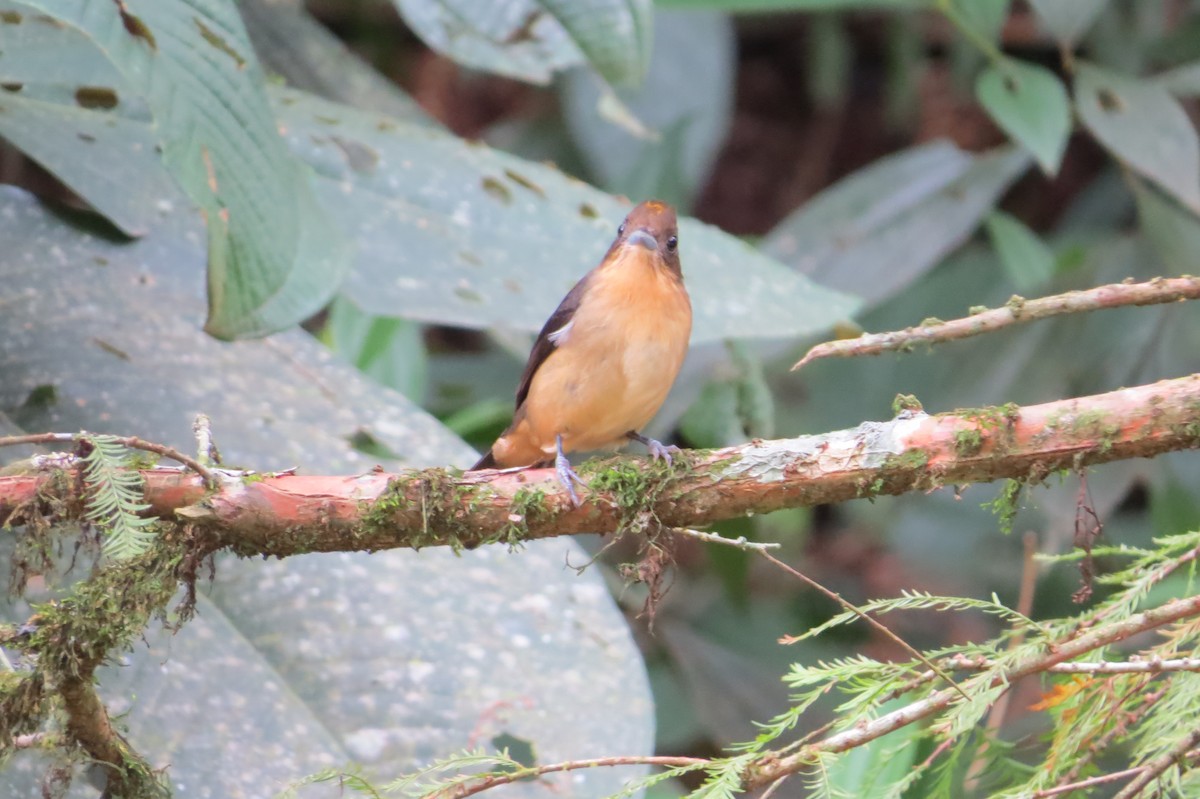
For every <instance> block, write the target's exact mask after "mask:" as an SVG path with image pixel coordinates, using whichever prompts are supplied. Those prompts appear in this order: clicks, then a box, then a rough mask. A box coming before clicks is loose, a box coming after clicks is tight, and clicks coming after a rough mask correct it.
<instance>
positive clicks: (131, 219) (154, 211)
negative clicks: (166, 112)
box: [0, 59, 175, 236]
mask: <svg viewBox="0 0 1200 799" xmlns="http://www.w3.org/2000/svg"><path fill="white" fill-rule="evenodd" d="M2 64H3V59H0V65H2ZM0 136H3V137H4V138H5V139H7V140H8V141H9V142H10V143H12V144H13V145H14V146H16V147H17V148H18V149H20V150H21V151H22V152H24V153H25V154H26V155H28V156H29V157H30V158H32V159H34V160H35V161H37V162H38V163H40V164H41V165H42V166H44V167H45V168H46V169H47V170H49V171H50V172H52V173H54V174H55V175H56V176H57V177H58V178H59V179H60V180H62V182H63V183H65V184H66V185H67V186H69V187H71V189H72V190H73V191H74V192H75V193H76V194H78V195H79V196H80V197H82V198H83V199H85V200H87V202H88V203H89V204H91V205H92V207H94V208H95V209H96V210H97V211H99V212H100V213H101V214H103V215H104V216H105V217H107V218H108V219H109V220H110V221H111V222H112V223H113V224H114V225H116V226H117V227H118V228H120V229H121V230H122V231H123V232H124V233H126V234H128V235H130V236H141V235H145V234H146V233H147V232H148V231H149V229H150V228H151V227H152V226H153V224H154V222H155V221H156V220H157V218H158V213H159V211H158V205H159V203H161V202H162V201H163V199H164V198H165V197H170V196H173V195H174V194H175V188H174V186H173V184H172V181H171V178H170V175H168V174H167V172H166V170H165V169H164V168H163V165H162V160H161V159H160V158H159V156H158V153H157V152H156V151H155V142H154V139H153V137H152V136H151V135H150V128H149V127H148V126H147V125H146V123H145V122H140V121H135V120H132V119H128V118H126V117H122V116H119V115H117V114H116V113H113V112H108V111H97V110H91V109H88V108H80V107H77V106H72V105H64V104H62V103H58V102H45V101H40V100H36V99H33V98H32V97H26V96H25V92H21V93H0Z"/></svg>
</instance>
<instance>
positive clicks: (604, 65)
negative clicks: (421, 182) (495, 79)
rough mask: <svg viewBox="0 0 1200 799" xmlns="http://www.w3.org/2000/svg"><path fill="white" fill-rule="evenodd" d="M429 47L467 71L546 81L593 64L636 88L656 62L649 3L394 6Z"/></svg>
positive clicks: (555, 0) (482, 1)
mask: <svg viewBox="0 0 1200 799" xmlns="http://www.w3.org/2000/svg"><path fill="white" fill-rule="evenodd" d="M393 2H394V3H395V4H396V8H398V9H399V10H400V13H401V14H402V15H403V16H404V21H405V22H407V23H408V25H409V26H410V27H411V28H412V29H413V30H414V31H416V33H417V35H419V36H420V37H421V38H422V39H424V40H425V42H426V44H428V45H429V46H430V47H432V48H434V49H435V50H438V51H440V52H442V53H445V54H446V55H448V56H450V57H451V58H453V59H454V60H456V61H459V62H461V63H463V64H466V65H467V66H472V67H477V68H479V69H484V70H487V71H489V72H496V73H499V74H501V75H508V76H509V77H513V78H518V79H520V80H525V81H530V82H532V83H547V82H548V81H549V80H550V77H551V76H552V75H553V74H554V73H555V72H557V71H559V70H561V69H566V68H568V67H573V66H578V65H580V64H583V63H590V64H591V65H592V66H593V67H594V68H595V69H596V71H597V72H599V73H600V75H601V76H602V77H604V79H605V80H607V81H609V82H611V83H616V84H633V83H637V82H638V81H639V80H641V78H642V75H643V74H645V71H646V65H647V64H648V63H649V61H650V39H651V31H650V29H651V24H652V15H653V6H652V4H651V2H650V0H513V1H512V2H505V3H497V2H493V0H393Z"/></svg>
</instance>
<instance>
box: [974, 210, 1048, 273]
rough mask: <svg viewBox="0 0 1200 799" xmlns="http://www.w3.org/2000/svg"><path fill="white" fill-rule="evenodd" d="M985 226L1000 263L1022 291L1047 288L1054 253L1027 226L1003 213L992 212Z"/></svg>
mask: <svg viewBox="0 0 1200 799" xmlns="http://www.w3.org/2000/svg"><path fill="white" fill-rule="evenodd" d="M986 225H987V232H988V236H989V237H990V238H991V240H992V246H993V247H995V248H996V252H997V254H999V256H1000V263H1001V264H1003V265H1004V270H1005V271H1006V272H1008V275H1009V277H1011V278H1012V281H1013V283H1014V284H1016V287H1017V288H1018V289H1019V290H1021V291H1025V290H1027V289H1031V288H1034V287H1037V286H1041V285H1044V284H1045V283H1046V281H1048V280H1049V279H1050V278H1051V277H1053V276H1054V264H1055V259H1054V253H1053V252H1052V251H1051V250H1050V248H1049V247H1047V246H1046V243H1045V242H1044V241H1042V240H1041V239H1040V238H1038V235H1037V234H1036V233H1034V232H1033V231H1032V230H1030V229H1029V228H1028V227H1026V226H1025V223H1023V222H1022V221H1021V220H1019V219H1017V218H1016V217H1014V216H1012V215H1011V214H1007V213H1005V212H1004V211H993V212H992V213H991V214H989V215H988V218H987V223H986Z"/></svg>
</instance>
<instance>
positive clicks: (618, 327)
mask: <svg viewBox="0 0 1200 799" xmlns="http://www.w3.org/2000/svg"><path fill="white" fill-rule="evenodd" d="M691 332H692V304H691V301H690V300H689V299H688V293H687V289H686V288H684V286H683V272H682V269H681V267H680V265H679V229H678V226H677V224H676V221H675V210H674V209H673V208H671V206H669V205H667V204H666V203H663V202H658V201H656V200H649V201H647V202H644V203H642V204H641V205H638V206H637V207H636V208H634V209H633V210H632V211H630V212H629V216H627V217H625V221H624V222H623V223H622V224H621V226H620V227H619V228H617V239H616V241H614V242H613V244H612V246H611V247H609V249H608V253H607V254H606V255H605V256H604V260H602V261H601V262H600V265H599V266H597V267H596V268H595V269H593V270H592V271H591V272H588V273H587V274H586V275H584V276H583V278H582V279H581V280H580V281H579V282H578V283H576V284H575V287H574V288H573V289H571V291H570V293H568V294H567V296H566V297H565V298H564V299H563V301H562V302H561V303H560V304H559V306H558V309H557V310H556V311H555V312H554V313H553V314H551V316H550V319H549V320H548V321H547V322H546V324H545V326H544V327H543V328H542V332H541V333H539V334H538V337H537V341H536V342H534V345H533V351H532V352H530V353H529V362H528V363H526V364H525V371H524V373H522V375H521V382H520V384H519V385H518V387H517V405H516V413H515V414H514V416H513V421H512V424H511V425H509V428H508V429H507V430H505V431H504V433H503V434H501V436H500V438H498V439H496V443H494V444H492V448H491V449H490V450H488V453H487V454H486V455H484V456H483V458H481V459H480V461H479V463H477V464H475V466H474V468H475V469H488V468H507V467H511V466H533V465H549V464H550V463H551V462H553V463H554V465H555V468H556V469H557V472H558V479H559V481H560V482H562V484H563V485H564V486H565V487H566V489H567V491H568V493H569V494H570V495H571V499H572V501H574V503H575V504H576V505H578V504H579V496H578V495H577V494H576V493H575V487H574V485H573V484H574V483H580V484H582V481H581V480H580V479H579V476H578V475H576V474H575V472H574V470H573V469H571V463H570V461H569V460H567V453H568V452H573V451H587V450H595V449H616V448H619V447H622V446H624V445H625V444H627V443H628V442H629V441H630V440H633V441H639V442H641V443H642V444H645V445H646V446H647V447H648V448H649V450H650V454H651V456H652V457H654V458H660V457H661V458H666V459H667V460H668V462H669V461H670V457H671V456H670V454H669V448H667V447H664V446H663V445H662V444H661V443H659V442H658V441H655V440H654V439H651V438H646V437H644V436H642V435H641V434H640V433H639V432H638V431H639V430H640V429H641V428H642V426H643V425H645V424H646V423H647V422H649V421H650V419H651V418H653V416H654V414H655V413H657V412H658V409H659V408H660V407H661V406H662V404H663V400H665V399H666V398H667V392H668V391H670V389H671V384H672V383H674V382H675V376H676V375H678V374H679V367H680V366H681V365H682V364H683V358H684V356H685V355H686V354H687V347H688V337H689V336H690V335H691Z"/></svg>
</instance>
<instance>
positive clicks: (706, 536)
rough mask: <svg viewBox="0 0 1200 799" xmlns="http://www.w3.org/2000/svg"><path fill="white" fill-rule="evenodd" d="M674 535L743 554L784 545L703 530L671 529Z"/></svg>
mask: <svg viewBox="0 0 1200 799" xmlns="http://www.w3.org/2000/svg"><path fill="white" fill-rule="evenodd" d="M669 529H670V531H671V532H672V533H675V534H676V535H682V536H686V537H688V538H695V539H697V540H698V541H704V542H706V543H709V544H720V545H722V546H726V547H733V548H734V549H740V550H742V551H743V552H765V551H767V550H769V549H779V548H780V547H781V546H783V545H782V544H780V543H778V542H775V541H747V540H746V536H744V535H743V536H738V537H737V538H726V537H724V536H721V535H717V534H716V533H706V532H704V531H703V530H689V529H688V528H686V527H671V528H669Z"/></svg>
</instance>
